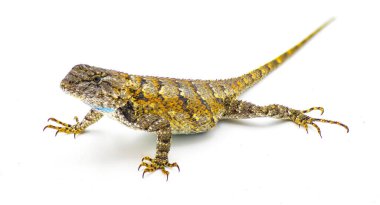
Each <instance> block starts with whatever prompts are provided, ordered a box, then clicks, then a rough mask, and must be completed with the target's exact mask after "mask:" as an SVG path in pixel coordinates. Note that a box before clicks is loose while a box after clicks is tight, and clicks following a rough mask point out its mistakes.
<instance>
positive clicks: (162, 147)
mask: <svg viewBox="0 0 380 205" xmlns="http://www.w3.org/2000/svg"><path fill="white" fill-rule="evenodd" d="M136 126H137V127H138V128H140V129H143V130H146V131H148V132H155V133H156V134H157V144H156V155H155V157H154V158H153V159H152V158H151V157H144V158H143V159H142V162H141V164H140V166H139V168H138V169H139V170H140V167H142V166H144V167H145V169H144V172H143V175H142V176H143V177H144V174H145V173H146V172H154V171H156V170H158V169H160V170H161V171H162V173H164V174H165V175H166V180H168V177H169V172H168V171H167V170H166V169H165V168H166V167H177V168H178V171H179V170H180V169H179V166H178V164H177V163H176V162H174V163H169V159H168V154H169V151H170V141H171V137H172V133H171V129H170V123H169V121H168V120H166V119H164V118H162V117H160V116H157V115H144V116H142V117H140V118H138V119H137V120H136ZM146 161H147V162H146ZM148 162H149V163H148Z"/></svg>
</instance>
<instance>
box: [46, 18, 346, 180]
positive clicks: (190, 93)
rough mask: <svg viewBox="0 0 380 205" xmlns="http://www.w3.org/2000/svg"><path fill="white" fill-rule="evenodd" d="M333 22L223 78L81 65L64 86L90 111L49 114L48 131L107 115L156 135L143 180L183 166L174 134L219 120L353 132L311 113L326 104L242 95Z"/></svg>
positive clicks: (76, 130) (75, 130)
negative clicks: (297, 104)
mask: <svg viewBox="0 0 380 205" xmlns="http://www.w3.org/2000/svg"><path fill="white" fill-rule="evenodd" d="M330 22H331V20H330V21H328V22H326V23H324V24H323V25H321V26H320V27H318V28H317V29H316V30H315V31H314V32H312V33H311V34H310V35H308V36H307V37H306V38H304V39H303V40H302V41H301V42H299V43H298V44H296V45H295V46H293V47H292V48H290V49H289V50H287V51H286V52H284V53H282V54H281V55H279V56H278V57H276V58H275V59H273V60H271V61H269V62H267V63H266V64H264V65H262V66H260V67H258V68H256V69H254V70H252V71H251V72H249V73H247V74H244V75H241V76H239V77H234V78H229V79H224V80H190V79H177V78H168V77H153V76H140V75H132V74H128V73H124V72H119V71H115V70H109V69H103V68H100V67H96V66H90V65H86V64H79V65H76V66H74V67H73V68H72V69H71V71H70V72H69V73H68V74H67V75H66V76H65V78H64V79H63V80H62V81H61V83H60V87H61V88H62V89H63V91H65V92H66V93H68V94H70V95H72V96H74V97H76V98H79V99H80V100H81V101H83V102H84V103H86V104H88V105H89V106H90V107H91V109H90V111H89V112H88V113H87V114H86V115H85V117H84V119H83V120H82V121H79V120H78V117H74V119H75V121H76V124H73V125H71V124H67V123H64V122H61V121H59V120H57V119H55V118H49V119H48V122H49V121H52V122H55V123H56V124H58V126H57V125H51V124H49V125H47V126H45V127H44V129H43V130H45V129H46V128H50V129H54V130H56V135H57V134H58V133H59V132H63V133H67V134H74V137H75V136H76V135H77V134H80V133H82V132H83V131H84V130H85V129H86V128H87V127H89V126H90V125H92V124H94V123H96V122H97V121H98V120H99V119H101V118H102V117H103V116H108V117H110V118H112V119H115V120H117V121H119V122H121V123H122V124H124V125H126V126H128V127H131V128H135V129H139V130H143V131H147V132H152V133H155V134H156V136H157V142H156V153H155V156H154V157H149V156H146V157H143V158H142V161H141V164H140V166H139V167H138V170H140V168H141V167H144V171H143V174H142V177H143V178H144V174H145V173H147V172H154V171H156V170H161V171H162V173H163V174H164V175H166V180H168V176H169V171H167V169H166V168H171V167H177V168H178V171H179V170H180V168H179V166H178V164H177V163H176V162H173V163H170V162H169V159H168V154H169V150H170V147H171V138H172V135H173V134H194V133H201V132H206V131H208V130H210V129H211V128H213V127H215V126H216V124H217V123H218V122H219V121H220V120H224V119H249V118H255V117H272V118H276V119H281V120H288V121H292V122H294V123H295V124H297V125H298V126H302V127H303V128H305V129H306V131H307V132H308V127H309V126H313V127H314V128H315V129H316V130H317V132H318V133H319V135H320V136H321V137H322V135H321V129H320V128H319V126H318V125H317V124H316V123H315V122H322V123H330V124H336V125H340V126H342V127H344V128H345V129H346V130H347V132H349V128H348V126H347V125H345V124H343V123H340V122H338V121H332V120H327V119H321V118H313V117H310V116H308V115H307V113H309V112H311V111H313V110H319V111H320V112H321V114H323V112H324V109H323V108H322V107H312V108H310V109H306V110H298V109H293V108H289V107H286V106H283V105H279V104H271V105H265V106H260V105H255V104H253V103H250V102H247V101H243V100H239V99H238V97H239V95H240V94H241V93H243V92H244V91H246V90H247V89H248V88H250V87H252V86H253V85H255V84H256V83H258V82H259V81H261V80H262V79H263V78H264V77H265V76H267V75H268V74H269V73H271V72H272V71H273V70H275V69H276V68H277V67H278V66H279V65H281V64H282V63H284V62H285V61H286V60H287V59H288V58H289V57H290V56H292V55H293V54H294V53H295V52H296V51H298V50H299V49H300V48H301V47H303V46H304V45H305V44H306V43H307V42H308V41H309V40H310V39H312V38H313V37H314V36H315V35H316V34H317V33H319V32H320V31H321V30H322V29H323V28H325V27H326V26H327V25H328V24H329V23H330Z"/></svg>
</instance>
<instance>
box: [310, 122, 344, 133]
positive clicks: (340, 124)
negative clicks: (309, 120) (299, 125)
mask: <svg viewBox="0 0 380 205" xmlns="http://www.w3.org/2000/svg"><path fill="white" fill-rule="evenodd" d="M313 121H318V122H324V123H329V124H336V125H339V126H342V127H344V128H345V129H346V130H347V133H348V132H350V129H349V128H348V126H347V125H345V124H343V123H340V122H337V121H332V120H325V119H319V118H315V119H313Z"/></svg>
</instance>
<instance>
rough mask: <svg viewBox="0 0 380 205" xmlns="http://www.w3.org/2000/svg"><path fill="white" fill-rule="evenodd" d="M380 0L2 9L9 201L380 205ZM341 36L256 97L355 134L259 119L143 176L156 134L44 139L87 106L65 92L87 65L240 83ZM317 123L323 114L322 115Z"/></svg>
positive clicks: (219, 131)
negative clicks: (289, 54) (285, 56)
mask: <svg viewBox="0 0 380 205" xmlns="http://www.w3.org/2000/svg"><path fill="white" fill-rule="evenodd" d="M378 2H379V1H364V0H361V1H330V0H329V1H325V0H323V1H322V0H319V1H293V0H286V1H257V2H255V1H236V0H235V1H208V0H201V1H196V0H192V1H166V0H164V1H162V0H160V1H107V2H105V1H104V2H99V1H68V0H67V1H61V2H54V1H41V0H36V1H17V0H16V1H3V0H2V1H1V2H0V70H1V72H0V74H1V80H0V89H1V102H0V103H1V111H2V112H1V118H0V124H1V134H0V204H37V203H38V204H152V203H154V204H198V203H212V204H216V203H225V204H289V205H290V204H291V205H294V204H308V205H313V204H360V205H363V204H380V176H379V175H380V168H379V163H380V160H379V158H380V134H379V133H378V130H379V129H378V126H379V119H378V117H379V114H380V112H379V103H380V101H379V99H378V89H379V80H378V78H379V76H380V75H379V74H380V72H379V70H380V68H379V60H378V59H379V55H378V54H379V48H380V44H379V36H380V32H379V29H380V27H379V19H380V13H379V8H380V6H379V5H378ZM332 16H335V17H336V21H334V22H333V23H332V24H331V25H330V26H329V27H327V28H326V29H325V30H323V32H322V33H320V35H318V36H317V37H316V38H315V39H313V40H312V41H311V42H310V43H309V44H308V45H307V46H306V47H305V48H304V49H302V50H301V51H300V52H299V53H297V54H296V55H295V56H294V57H293V58H291V59H290V60H289V61H288V62H287V63H285V64H284V65H283V66H282V67H280V68H279V69H278V70H277V71H275V72H274V73H272V74H271V75H270V76H268V77H267V78H266V79H265V80H264V81H263V82H262V83H260V84H258V85H257V86H256V87H254V88H253V89H252V90H250V91H249V92H247V93H245V94H244V95H243V96H242V98H243V99H245V100H248V101H251V102H254V103H256V104H259V105H266V104H271V103H278V104H283V105H286V106H289V107H292V108H297V109H306V108H309V107H311V106H324V107H325V109H326V112H325V114H324V115H323V117H326V118H328V119H333V120H339V121H342V122H344V123H346V124H348V125H349V127H350V129H351V131H350V133H349V134H346V133H345V131H344V129H343V128H341V127H338V126H335V125H327V124H320V126H321V128H322V134H323V139H320V138H319V136H318V134H317V132H316V130H315V129H313V128H310V131H309V134H308V135H307V134H306V132H305V130H303V129H299V128H298V126H296V125H294V124H292V123H291V122H280V121H278V120H274V119H252V120H243V121H229V122H221V123H219V124H218V126H217V127H216V128H215V129H213V130H212V131H209V132H207V133H204V134H199V135H188V136H185V135H181V136H174V138H173V143H172V150H171V152H170V160H171V161H173V162H174V161H176V162H178V164H179V165H180V167H181V172H180V173H178V171H177V170H176V169H172V170H171V172H170V177H169V181H168V182H165V177H164V176H163V175H162V174H161V172H157V173H153V174H147V175H146V177H145V179H142V178H141V174H142V173H141V171H140V172H138V171H137V166H138V164H139V163H140V159H141V158H142V157H143V156H145V155H150V156H152V155H154V151H155V136H154V134H151V133H144V132H141V131H136V130H132V129H129V128H127V127H124V126H123V125H121V124H119V123H118V122H116V121H112V120H110V119H107V118H105V119H102V120H101V121H100V122H99V123H97V124H95V125H93V126H92V127H90V128H89V129H88V130H87V132H86V133H84V134H82V135H80V136H78V138H77V139H76V140H74V139H73V136H72V135H65V134H59V135H58V137H54V131H52V130H47V131H45V132H42V128H43V127H44V126H45V125H46V124H47V122H46V120H47V119H48V118H49V117H56V118H58V119H60V120H62V121H65V122H69V123H74V120H73V117H74V116H75V115H78V116H79V117H80V118H82V117H83V116H84V115H85V114H86V112H87V111H88V110H89V108H88V107H87V106H86V105H84V104H82V103H81V102H80V101H78V100H77V99H74V98H72V97H70V96H68V95H65V94H64V93H63V92H62V91H61V90H60V88H59V83H60V80H61V79H62V78H63V77H64V76H65V75H66V73H67V72H69V70H70V69H71V68H72V67H73V66H74V65H76V64H79V63H86V64H90V65H96V66H100V67H104V68H110V69H115V70H119V71H123V72H128V73H132V74H142V75H157V76H169V77H179V78H199V79H216V78H228V77H234V76H238V75H241V74H244V73H246V72H248V71H249V70H251V69H253V68H255V67H258V66H259V65H261V64H263V63H265V62H267V61H269V60H272V59H273V58H274V57H276V56H277V55H278V54H280V53H282V52H283V51H285V50H286V49H288V48H290V47H291V46H293V45H294V44H295V43H297V42H298V41H300V40H301V39H302V38H304V37H305V36H306V35H307V34H309V33H310V32H312V31H313V30H314V29H315V28H317V27H318V26H319V25H320V24H322V23H323V22H325V21H326V20H328V19H329V18H330V17H332ZM311 115H312V116H315V117H319V113H318V112H313V113H311Z"/></svg>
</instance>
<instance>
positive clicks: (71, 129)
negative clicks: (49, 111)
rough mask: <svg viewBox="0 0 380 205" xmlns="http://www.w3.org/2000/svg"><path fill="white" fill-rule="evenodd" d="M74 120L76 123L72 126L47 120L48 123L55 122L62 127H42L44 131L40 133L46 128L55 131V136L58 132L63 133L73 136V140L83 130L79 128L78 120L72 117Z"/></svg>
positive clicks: (52, 119) (53, 119)
mask: <svg viewBox="0 0 380 205" xmlns="http://www.w3.org/2000/svg"><path fill="white" fill-rule="evenodd" d="M74 119H75V121H76V122H77V123H76V124H75V125H74V126H73V125H70V124H67V123H64V122H61V121H59V120H57V119H55V118H49V119H48V122H49V121H53V122H55V123H57V124H59V125H62V126H54V125H47V126H45V127H44V129H43V130H42V131H45V130H46V128H51V129H54V130H56V133H55V136H57V135H58V133H59V132H64V133H67V134H74V139H75V138H76V135H77V134H79V133H81V132H82V131H83V129H82V128H81V127H80V122H79V120H78V117H74Z"/></svg>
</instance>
